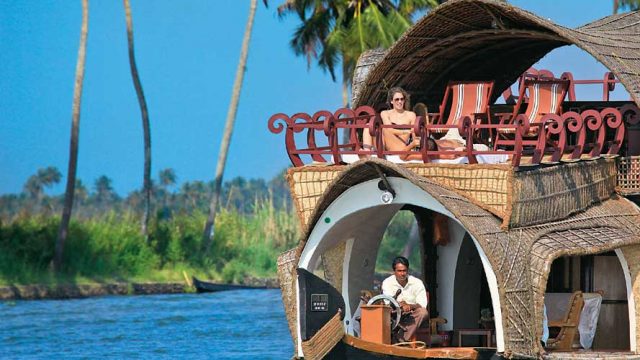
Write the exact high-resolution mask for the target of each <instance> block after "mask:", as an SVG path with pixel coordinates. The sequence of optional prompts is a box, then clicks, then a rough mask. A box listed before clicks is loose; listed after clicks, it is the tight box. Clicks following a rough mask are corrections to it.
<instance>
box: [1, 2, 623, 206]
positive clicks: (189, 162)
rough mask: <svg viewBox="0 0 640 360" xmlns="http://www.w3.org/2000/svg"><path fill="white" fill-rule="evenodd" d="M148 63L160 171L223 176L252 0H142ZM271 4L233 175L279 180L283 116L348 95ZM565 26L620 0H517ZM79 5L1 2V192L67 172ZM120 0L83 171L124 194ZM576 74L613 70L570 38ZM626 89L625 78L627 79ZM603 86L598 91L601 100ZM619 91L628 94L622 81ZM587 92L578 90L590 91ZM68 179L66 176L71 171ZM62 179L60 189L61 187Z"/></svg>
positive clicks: (108, 35)
mask: <svg viewBox="0 0 640 360" xmlns="http://www.w3.org/2000/svg"><path fill="white" fill-rule="evenodd" d="M131 2H132V5H131V6H132V14H133V23H134V31H135V33H134V36H135V46H136V60H137V65H138V69H139V72H140V76H141V81H142V85H143V87H144V91H145V94H146V97H147V104H148V107H149V114H150V121H151V129H152V130H151V136H152V159H153V160H152V161H153V164H152V166H153V168H152V173H153V175H154V177H155V176H156V175H157V173H158V171H159V170H161V169H164V168H173V169H174V170H175V171H176V173H177V175H178V182H179V183H182V182H184V181H193V180H204V181H209V180H211V179H212V178H213V176H214V172H215V166H216V161H217V156H218V150H219V146H220V141H221V137H222V131H223V128H224V122H225V118H226V113H227V106H228V104H229V100H230V95H231V88H232V86H233V78H234V75H235V71H236V65H237V61H238V56H239V52H240V45H241V41H242V35H243V31H244V27H245V23H246V19H247V15H248V5H249V1H248V0H246V1H238V0H215V1H213V0H181V1H175V0H132V1H131ZM280 2H281V1H272V2H271V6H270V7H269V8H265V7H264V6H263V5H262V2H259V7H258V11H257V15H256V20H255V24H254V29H253V36H252V39H251V45H250V51H249V61H248V65H247V73H246V75H245V81H244V87H243V90H242V95H241V98H240V107H239V110H238V115H237V119H236V129H235V132H234V135H233V137H232V140H231V147H230V153H229V158H228V163H227V172H226V173H225V180H228V179H231V178H233V177H235V176H244V177H246V178H255V177H264V178H271V177H273V176H275V175H276V174H277V173H278V172H279V171H281V170H282V169H284V168H285V167H287V166H288V165H289V161H288V158H287V156H286V153H285V149H284V140H283V136H282V134H280V135H274V134H271V133H270V132H269V131H268V129H267V126H266V124H267V120H268V118H269V117H270V116H271V115H272V114H274V113H277V112H285V113H288V114H292V113H294V112H300V111H304V112H314V111H316V110H319V109H336V108H338V107H339V106H340V105H341V88H340V83H339V82H337V83H334V82H333V81H332V80H331V77H330V76H329V75H328V74H325V73H323V72H322V71H321V70H319V69H318V68H317V67H315V66H312V67H311V68H310V69H309V70H308V69H307V64H306V60H305V59H303V58H300V57H295V56H294V54H293V52H292V51H291V50H290V47H289V39H290V37H291V34H292V33H293V29H294V28H295V25H296V21H295V19H294V18H290V19H284V20H280V19H278V17H277V15H276V7H277V5H278V4H279V3H280ZM510 3H511V4H513V5H515V6H519V7H523V8H525V9H527V10H529V11H532V12H534V13H536V14H538V15H540V16H542V17H545V18H549V19H550V20H552V21H554V22H557V23H559V24H561V25H564V26H567V27H576V26H580V25H582V24H585V23H587V22H590V21H593V20H595V19H598V18H600V17H603V16H606V15H609V14H610V13H611V9H612V1H609V0H590V1H588V2H587V1H579V0H572V1H568V0H564V1H557V0H536V1H533V0H530V1H524V0H522V1H510ZM80 21H81V6H80V1H79V0H78V1H70V0H68V1H59V0H38V1H18V0H13V1H11V0H7V1H1V2H0V38H1V39H2V41H0V68H1V69H2V75H1V76H0V94H1V96H0V146H1V150H0V174H1V175H0V194H5V193H17V192H20V191H21V189H22V186H23V184H24V183H25V181H26V180H27V178H28V177H29V176H30V175H32V174H34V173H35V172H36V171H37V169H38V168H42V167H46V166H56V167H57V168H58V169H60V171H61V172H62V173H63V176H66V171H67V161H68V152H69V150H68V147H69V133H70V126H71V125H70V124H71V102H72V94H73V81H74V71H75V66H76V57H77V50H78V42H79V29H80ZM125 31H126V29H125V22H124V10H123V5H122V1H95V0H94V1H91V3H90V15H89V37H88V45H87V46H88V48H87V63H86V73H85V82H84V92H83V98H82V113H81V120H80V123H81V125H80V152H79V163H78V177H79V178H80V179H82V180H83V182H84V183H85V184H86V185H87V186H92V184H93V182H94V180H95V179H96V178H97V177H99V176H101V175H107V176H109V177H110V178H111V179H113V185H114V188H115V189H116V191H117V192H118V193H120V194H123V195H124V194H127V193H128V192H130V191H132V190H134V189H136V188H140V187H141V184H142V163H143V148H142V128H141V118H140V111H139V107H138V104H137V99H136V95H135V92H134V89H133V85H132V82H131V76H130V72H129V64H128V55H127V43H126V33H125ZM539 67H540V68H548V69H551V70H553V71H554V72H562V71H566V70H571V71H572V72H573V73H574V75H575V77H576V78H600V77H601V76H602V75H603V73H604V71H605V70H604V67H602V66H601V65H600V64H598V63H597V61H596V60H595V59H593V58H591V57H590V56H588V55H587V54H585V53H583V52H582V51H581V50H579V49H575V48H573V49H572V48H562V49H558V50H556V51H554V52H552V53H551V54H549V55H548V56H546V57H545V58H544V59H543V60H541V63H540V65H539ZM619 88H621V87H619ZM600 91H601V90H600V89H599V88H597V87H592V88H591V89H588V90H586V92H585V94H587V96H592V95H593V96H596V97H597V96H599V94H600ZM616 94H617V95H616V96H618V97H621V98H627V96H626V95H625V93H624V91H620V90H618V91H617V93H616ZM578 95H580V92H579V93H578ZM63 180H64V179H63ZM63 184H64V181H63V182H61V184H60V185H58V186H56V187H54V188H53V189H51V190H50V193H54V194H57V193H61V192H62V191H63Z"/></svg>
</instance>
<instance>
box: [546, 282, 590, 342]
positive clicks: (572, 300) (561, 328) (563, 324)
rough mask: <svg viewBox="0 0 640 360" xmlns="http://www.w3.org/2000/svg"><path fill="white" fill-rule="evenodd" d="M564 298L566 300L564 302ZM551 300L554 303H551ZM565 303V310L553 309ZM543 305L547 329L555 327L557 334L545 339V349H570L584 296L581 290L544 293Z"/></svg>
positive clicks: (576, 329)
mask: <svg viewBox="0 0 640 360" xmlns="http://www.w3.org/2000/svg"><path fill="white" fill-rule="evenodd" d="M565 298H566V302H564V300H565ZM551 301H553V302H554V303H553V304H552V303H551ZM561 303H564V304H566V310H565V311H564V312H562V311H554V309H559V308H560V307H559V306H558V305H559V304H561ZM545 305H546V308H547V311H548V312H547V316H548V318H549V320H548V326H549V330H551V329H553V328H555V329H557V334H556V335H555V336H554V337H553V338H552V337H549V340H547V346H546V347H547V349H553V350H560V351H570V350H571V349H572V345H573V341H574V338H575V336H576V335H577V334H578V324H579V322H580V314H581V313H582V307H583V306H584V298H583V294H582V292H581V291H575V292H573V293H566V294H564V293H562V294H561V293H556V294H552V293H548V294H546V295H545Z"/></svg>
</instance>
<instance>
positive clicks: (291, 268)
mask: <svg viewBox="0 0 640 360" xmlns="http://www.w3.org/2000/svg"><path fill="white" fill-rule="evenodd" d="M297 253H298V248H293V249H291V250H288V251H286V252H283V253H282V254H280V256H278V283H279V284H280V293H281V295H282V304H283V305H284V313H285V315H286V317H287V323H288V324H289V331H290V332H291V338H292V339H293V345H294V348H297V347H298V344H297V338H298V337H297V331H296V321H297V320H298V319H297V316H296V314H297V312H298V305H297V304H298V302H297V301H296V284H295V280H296V273H295V272H296V266H297V263H298V256H297Z"/></svg>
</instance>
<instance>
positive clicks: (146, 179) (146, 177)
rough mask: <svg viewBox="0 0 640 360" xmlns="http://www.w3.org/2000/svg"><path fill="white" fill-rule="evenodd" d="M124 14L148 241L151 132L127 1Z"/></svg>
mask: <svg viewBox="0 0 640 360" xmlns="http://www.w3.org/2000/svg"><path fill="white" fill-rule="evenodd" d="M124 13H125V18H126V22H127V42H128V44H129V66H130V68H131V78H133V87H134V88H135V89H136V95H138V103H139V104H140V113H141V114H142V132H143V138H144V170H143V177H142V178H143V180H142V192H143V193H144V211H143V213H142V224H141V229H140V230H141V231H142V235H143V236H144V237H145V238H146V239H147V240H148V236H149V234H148V227H149V213H150V212H151V130H150V129H149V113H148V111H147V101H146V100H145V97H144V92H143V91H142V83H140V76H139V75H138V67H137V66H136V57H135V53H134V51H133V21H132V20H131V6H130V5H129V0H124Z"/></svg>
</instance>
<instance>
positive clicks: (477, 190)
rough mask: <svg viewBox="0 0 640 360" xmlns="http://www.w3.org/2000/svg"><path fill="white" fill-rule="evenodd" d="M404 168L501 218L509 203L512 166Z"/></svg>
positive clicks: (426, 165) (443, 165) (442, 165)
mask: <svg viewBox="0 0 640 360" xmlns="http://www.w3.org/2000/svg"><path fill="white" fill-rule="evenodd" d="M406 168H407V169H409V170H411V171H412V172H414V173H415V174H417V175H420V176H423V177H425V178H428V179H431V180H433V181H435V182H437V183H439V184H441V185H443V186H445V187H447V188H449V189H451V190H454V191H455V192H457V193H459V194H461V195H463V196H465V197H466V198H468V199H469V200H471V201H472V202H473V203H474V204H476V205H478V206H480V207H481V208H483V209H485V210H487V211H489V212H491V213H492V214H494V215H496V216H498V217H500V218H503V217H504V216H505V213H506V211H507V209H508V204H509V202H510V200H511V181H512V178H513V168H512V167H511V165H466V164H465V165H447V164H411V165H406Z"/></svg>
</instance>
